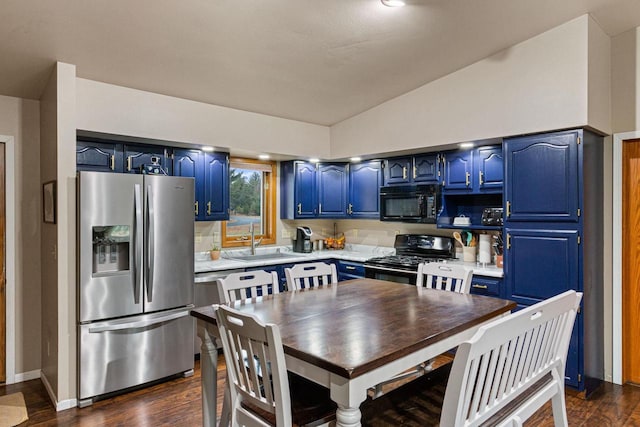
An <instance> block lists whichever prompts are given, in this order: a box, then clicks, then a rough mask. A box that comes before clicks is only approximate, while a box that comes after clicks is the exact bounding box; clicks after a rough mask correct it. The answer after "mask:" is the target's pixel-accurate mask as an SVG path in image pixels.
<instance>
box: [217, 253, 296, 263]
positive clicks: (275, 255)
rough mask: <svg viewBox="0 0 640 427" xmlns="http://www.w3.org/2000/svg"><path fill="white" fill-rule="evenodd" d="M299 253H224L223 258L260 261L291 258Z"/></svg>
mask: <svg viewBox="0 0 640 427" xmlns="http://www.w3.org/2000/svg"><path fill="white" fill-rule="evenodd" d="M297 256H300V255H296V254H293V253H291V252H271V253H257V254H255V255H251V254H238V255H233V254H226V256H225V258H227V259H234V260H238V261H254V260H255V261H262V260H271V259H280V258H293V257H297Z"/></svg>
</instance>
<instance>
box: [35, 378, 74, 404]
mask: <svg viewBox="0 0 640 427" xmlns="http://www.w3.org/2000/svg"><path fill="white" fill-rule="evenodd" d="M40 380H42V384H44V388H45V389H47V393H48V394H49V399H51V403H53V406H55V408H56V412H60V411H64V410H65V409H71V408H75V407H76V406H77V405H78V400H77V399H67V400H62V401H60V402H58V400H57V398H56V394H55V393H54V392H53V388H52V387H51V384H49V380H47V376H46V375H45V374H44V372H42V373H41V374H40Z"/></svg>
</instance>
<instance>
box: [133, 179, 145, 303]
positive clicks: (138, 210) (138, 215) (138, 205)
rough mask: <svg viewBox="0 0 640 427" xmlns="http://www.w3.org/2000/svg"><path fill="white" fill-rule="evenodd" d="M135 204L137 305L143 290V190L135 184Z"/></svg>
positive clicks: (135, 292)
mask: <svg viewBox="0 0 640 427" xmlns="http://www.w3.org/2000/svg"><path fill="white" fill-rule="evenodd" d="M133 204H134V215H135V221H134V223H133V226H134V227H135V228H134V230H133V233H132V234H133V238H134V248H135V249H134V250H135V254H134V257H133V269H134V272H133V280H134V282H135V283H134V284H133V292H134V297H133V298H134V301H135V303H136V304H140V290H141V289H142V269H141V268H140V262H141V261H142V231H143V226H142V219H143V217H142V196H141V188H140V184H135V185H134V189H133Z"/></svg>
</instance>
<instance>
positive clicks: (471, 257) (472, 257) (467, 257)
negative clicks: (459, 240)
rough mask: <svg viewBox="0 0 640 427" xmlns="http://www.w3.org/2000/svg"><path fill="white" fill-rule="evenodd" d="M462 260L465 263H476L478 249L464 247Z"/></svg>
mask: <svg viewBox="0 0 640 427" xmlns="http://www.w3.org/2000/svg"><path fill="white" fill-rule="evenodd" d="M462 260H463V261H464V262H476V247H475V246H464V247H463V248H462Z"/></svg>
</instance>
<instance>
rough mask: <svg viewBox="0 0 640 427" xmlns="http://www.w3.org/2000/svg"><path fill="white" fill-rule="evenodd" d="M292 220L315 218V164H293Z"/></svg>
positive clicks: (316, 194)
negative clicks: (293, 209) (293, 205)
mask: <svg viewBox="0 0 640 427" xmlns="http://www.w3.org/2000/svg"><path fill="white" fill-rule="evenodd" d="M294 169H295V172H294V173H295V178H294V197H293V200H294V204H295V215H294V218H315V217H316V214H317V212H318V210H317V200H318V192H317V184H316V178H317V176H316V175H317V174H316V164H314V163H307V162H294Z"/></svg>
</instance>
